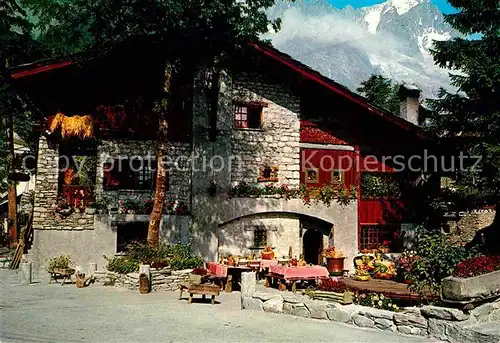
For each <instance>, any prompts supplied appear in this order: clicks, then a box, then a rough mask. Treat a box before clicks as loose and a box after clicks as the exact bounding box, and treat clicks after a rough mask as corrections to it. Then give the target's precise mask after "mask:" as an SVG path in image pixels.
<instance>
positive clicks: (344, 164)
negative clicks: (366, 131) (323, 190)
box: [300, 149, 356, 187]
mask: <svg viewBox="0 0 500 343" xmlns="http://www.w3.org/2000/svg"><path fill="white" fill-rule="evenodd" d="M300 154H301V157H300V160H301V167H300V170H301V173H300V182H301V183H305V171H306V169H308V168H309V167H313V168H316V169H317V170H318V172H319V182H318V183H316V184H314V183H310V184H308V186H309V187H318V186H322V185H325V184H328V183H330V182H332V170H334V169H343V170H344V184H345V185H346V186H350V185H355V184H356V168H355V161H356V153H355V152H354V151H342V150H322V149H301V152H300Z"/></svg>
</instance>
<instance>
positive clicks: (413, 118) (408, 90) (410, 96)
mask: <svg viewBox="0 0 500 343" xmlns="http://www.w3.org/2000/svg"><path fill="white" fill-rule="evenodd" d="M421 92H422V91H421V90H420V89H418V88H417V87H416V86H413V85H408V84H402V85H401V86H399V91H398V96H399V100H400V117H401V118H403V119H406V120H407V121H409V122H410V123H413V124H415V125H417V126H418V125H420V120H419V108H420V102H419V98H420V93H421Z"/></svg>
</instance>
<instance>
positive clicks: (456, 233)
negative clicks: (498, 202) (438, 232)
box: [448, 210, 496, 242]
mask: <svg viewBox="0 0 500 343" xmlns="http://www.w3.org/2000/svg"><path fill="white" fill-rule="evenodd" d="M495 213H496V211H495V210H478V211H473V212H467V213H466V214H465V215H464V216H462V217H461V218H460V219H459V220H458V221H456V220H449V221H448V225H449V226H450V234H451V235H452V236H453V237H454V238H455V239H456V240H457V241H461V242H469V241H471V240H472V239H473V238H474V236H475V234H476V232H477V231H479V230H481V229H484V228H485V227H487V226H490V225H491V224H492V223H493V219H495Z"/></svg>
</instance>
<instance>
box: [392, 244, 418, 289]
mask: <svg viewBox="0 0 500 343" xmlns="http://www.w3.org/2000/svg"><path fill="white" fill-rule="evenodd" d="M415 259H416V257H415V256H414V255H413V254H411V253H407V252H404V253H403V254H401V256H399V257H398V258H397V259H396V260H395V264H396V273H397V277H398V281H400V282H403V283H405V284H407V285H411V284H412V280H411V279H408V278H407V277H406V275H407V274H408V273H409V272H410V271H411V266H412V264H413V262H414V261H415Z"/></svg>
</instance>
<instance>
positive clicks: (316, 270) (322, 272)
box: [269, 266, 330, 279]
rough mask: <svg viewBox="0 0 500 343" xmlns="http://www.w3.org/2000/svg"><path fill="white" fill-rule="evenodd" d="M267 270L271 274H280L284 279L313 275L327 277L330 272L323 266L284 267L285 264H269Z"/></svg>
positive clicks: (310, 276)
mask: <svg viewBox="0 0 500 343" xmlns="http://www.w3.org/2000/svg"><path fill="white" fill-rule="evenodd" d="M269 271H270V272H271V273H273V274H278V275H282V276H283V277H284V278H285V279H290V278H304V279H306V278H313V277H317V278H320V277H328V276H329V275H330V274H329V273H328V270H327V269H326V268H325V267H322V266H312V267H309V266H307V267H286V266H271V267H270V268H269Z"/></svg>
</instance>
